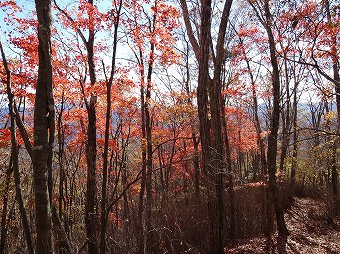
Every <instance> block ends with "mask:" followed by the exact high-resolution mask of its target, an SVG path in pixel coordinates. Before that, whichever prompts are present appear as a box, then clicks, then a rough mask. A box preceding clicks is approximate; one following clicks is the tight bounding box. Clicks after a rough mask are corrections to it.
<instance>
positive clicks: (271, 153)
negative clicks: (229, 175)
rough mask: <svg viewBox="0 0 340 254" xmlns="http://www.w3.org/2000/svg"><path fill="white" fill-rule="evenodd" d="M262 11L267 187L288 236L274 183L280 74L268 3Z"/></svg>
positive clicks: (278, 220) (283, 230) (278, 120)
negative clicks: (268, 91) (267, 74)
mask: <svg viewBox="0 0 340 254" xmlns="http://www.w3.org/2000/svg"><path fill="white" fill-rule="evenodd" d="M264 11H265V16H266V23H265V29H266V31H267V35H268V42H269V50H270V62H271V65H272V68H273V73H272V92H273V111H272V114H271V119H270V120H271V121H270V133H269V135H268V150H267V165H268V175H269V181H268V187H269V191H270V194H271V201H272V204H273V206H274V210H275V215H276V223H277V227H278V232H279V234H281V235H288V234H289V232H288V229H287V226H286V223H285V220H284V213H283V212H284V211H283V205H282V204H281V201H280V198H279V189H278V186H277V182H276V156H277V137H278V135H277V133H278V129H279V123H280V76H279V75H280V73H279V67H278V62H277V57H276V49H275V40H274V35H273V33H272V30H271V27H272V26H271V23H272V15H271V13H270V10H269V1H268V0H265V1H264Z"/></svg>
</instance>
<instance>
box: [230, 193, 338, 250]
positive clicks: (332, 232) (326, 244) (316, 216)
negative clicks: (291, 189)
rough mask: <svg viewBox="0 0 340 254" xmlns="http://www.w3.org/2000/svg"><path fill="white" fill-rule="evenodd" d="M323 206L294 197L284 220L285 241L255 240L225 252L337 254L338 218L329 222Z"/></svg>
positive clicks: (275, 239) (280, 239)
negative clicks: (287, 233)
mask: <svg viewBox="0 0 340 254" xmlns="http://www.w3.org/2000/svg"><path fill="white" fill-rule="evenodd" d="M326 214H327V213H326V207H325V205H324V204H322V203H320V202H317V201H315V200H313V199H309V198H303V199H302V198H297V199H295V200H294V204H293V206H292V208H291V209H289V210H288V211H287V212H286V214H285V218H286V221H287V226H288V228H289V231H290V235H289V236H288V238H287V239H282V238H278V236H277V235H275V236H273V238H272V239H266V238H254V239H248V240H245V241H242V242H240V243H239V244H238V246H237V247H234V248H229V249H227V250H226V253H239V254H241V253H242V254H243V253H244V254H247V253H249V254H250V253H254V254H257V253H258V254H260V253H280V254H281V253H287V254H288V253H302V254H304V253H306V254H337V253H339V254H340V219H339V218H338V219H333V220H331V219H330V218H329V217H327V215H326Z"/></svg>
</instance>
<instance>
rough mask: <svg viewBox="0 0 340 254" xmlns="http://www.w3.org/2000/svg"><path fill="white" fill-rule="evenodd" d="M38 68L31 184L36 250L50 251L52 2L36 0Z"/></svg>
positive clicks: (38, 253) (52, 101) (52, 103)
mask: <svg viewBox="0 0 340 254" xmlns="http://www.w3.org/2000/svg"><path fill="white" fill-rule="evenodd" d="M35 5H36V12H37V16H38V24H39V27H38V39H39V47H38V54H39V70H38V82H37V88H36V98H35V110H34V148H33V186H34V191H35V207H36V234H37V246H36V252H37V254H40V253H44V254H46V253H53V244H52V230H51V224H52V221H51V207H50V193H49V185H48V179H49V177H48V174H49V172H48V171H49V165H48V164H49V156H50V155H51V152H50V151H51V149H52V147H51V146H52V145H53V144H50V138H51V135H54V133H53V129H54V100H53V92H52V89H53V86H52V65H51V52H52V49H51V3H50V1H49V0H36V1H35Z"/></svg>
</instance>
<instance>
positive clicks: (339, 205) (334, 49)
mask: <svg viewBox="0 0 340 254" xmlns="http://www.w3.org/2000/svg"><path fill="white" fill-rule="evenodd" d="M324 3H325V7H326V13H327V19H328V25H329V26H330V27H333V26H334V24H333V21H332V15H331V11H330V4H329V1H328V0H325V1H324ZM331 40H332V46H331V53H332V61H333V65H332V67H333V77H334V80H335V81H336V83H335V84H334V85H335V100H336V109H337V133H338V134H339V133H340V64H339V59H338V43H337V42H338V40H337V36H336V34H334V33H332V34H331ZM334 146H335V147H334V150H335V151H334V152H333V156H334V158H333V163H332V172H331V175H332V177H331V179H332V180H331V182H332V199H333V200H332V203H333V213H334V214H336V215H337V214H339V213H340V199H339V187H338V184H339V183H338V181H339V179H338V167H337V147H338V146H339V140H337V142H336V143H335V145H334Z"/></svg>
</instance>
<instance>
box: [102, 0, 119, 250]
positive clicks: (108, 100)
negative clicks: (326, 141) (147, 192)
mask: <svg viewBox="0 0 340 254" xmlns="http://www.w3.org/2000/svg"><path fill="white" fill-rule="evenodd" d="M122 4H123V1H120V2H119V6H116V12H117V13H116V15H117V20H116V22H115V24H114V35H113V50H112V59H111V73H110V77H109V79H108V78H107V76H106V73H105V72H104V73H105V78H106V116H105V141H104V151H103V182H102V200H101V218H100V224H101V228H100V253H101V254H105V253H106V228H107V220H106V217H107V216H106V213H107V211H106V196H107V194H106V193H107V181H108V179H107V178H108V177H107V173H108V152H109V135H110V122H111V88H112V82H113V77H114V74H115V69H116V52H117V44H118V26H119V17H120V10H121V8H122ZM103 65H104V64H103ZM103 69H104V71H105V66H103Z"/></svg>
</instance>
